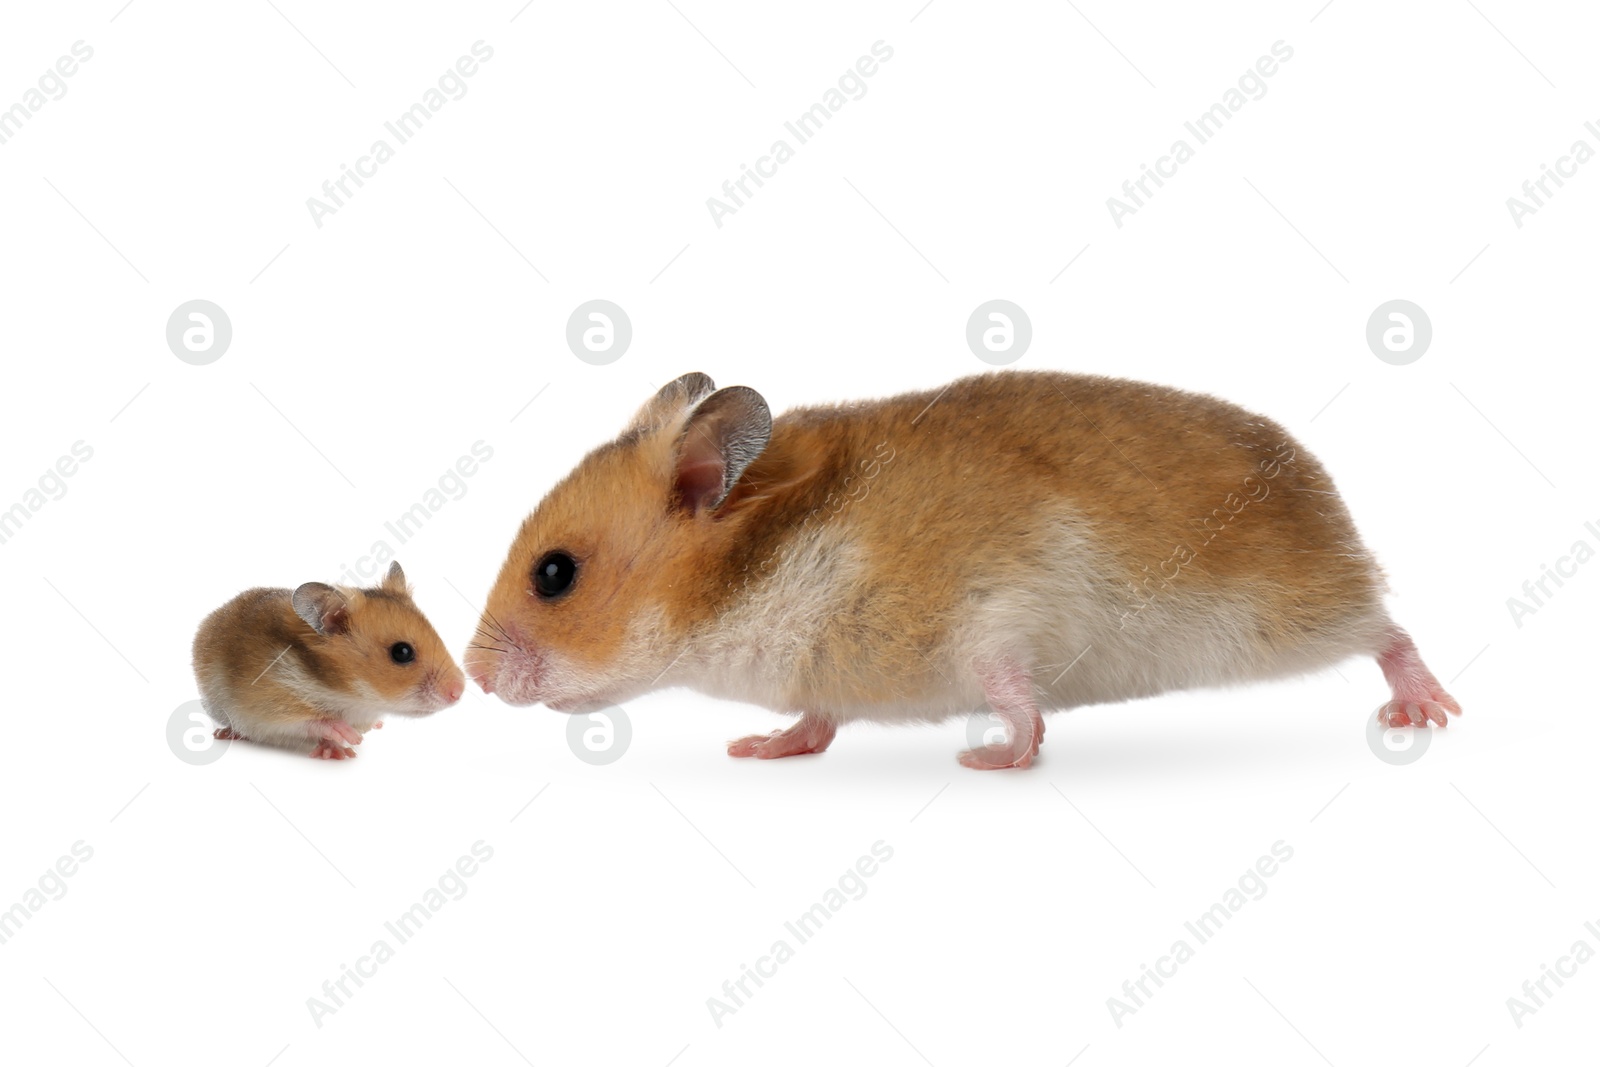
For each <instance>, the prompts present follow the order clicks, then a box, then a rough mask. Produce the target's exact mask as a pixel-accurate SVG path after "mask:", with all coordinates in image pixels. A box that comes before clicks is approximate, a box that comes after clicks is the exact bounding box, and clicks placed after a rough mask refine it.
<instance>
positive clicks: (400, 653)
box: [389, 641, 417, 663]
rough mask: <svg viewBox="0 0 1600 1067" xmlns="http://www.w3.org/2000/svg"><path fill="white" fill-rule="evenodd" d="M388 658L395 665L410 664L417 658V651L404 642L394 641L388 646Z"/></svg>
mask: <svg viewBox="0 0 1600 1067" xmlns="http://www.w3.org/2000/svg"><path fill="white" fill-rule="evenodd" d="M389 658H390V659H392V660H394V661H395V662H396V663H410V662H411V661H412V660H414V659H416V658H417V650H416V649H414V648H412V647H411V646H410V645H408V644H406V643H405V642H404V641H396V642H395V643H394V644H392V645H390V646H389Z"/></svg>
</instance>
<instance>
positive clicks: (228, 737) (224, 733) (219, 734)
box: [211, 726, 247, 741]
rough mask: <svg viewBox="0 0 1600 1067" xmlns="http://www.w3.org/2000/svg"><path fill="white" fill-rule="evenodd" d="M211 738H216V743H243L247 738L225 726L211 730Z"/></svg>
mask: <svg viewBox="0 0 1600 1067" xmlns="http://www.w3.org/2000/svg"><path fill="white" fill-rule="evenodd" d="M211 736H212V737H214V738H216V739H217V740H218V741H244V740H247V738H246V737H245V736H244V734H241V733H237V732H235V731H234V730H233V729H231V728H230V727H227V726H219V727H217V728H216V729H215V730H212V731H211Z"/></svg>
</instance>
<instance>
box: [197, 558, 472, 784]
mask: <svg viewBox="0 0 1600 1067" xmlns="http://www.w3.org/2000/svg"><path fill="white" fill-rule="evenodd" d="M194 674H195V678H196V680H198V681H199V683H200V701H201V704H202V705H203V706H204V707H205V709H206V712H207V714H209V715H210V716H211V717H212V718H213V719H214V720H216V722H217V723H218V727H217V730H216V736H217V737H218V738H221V739H239V740H249V741H259V742H262V743H264V744H269V745H278V746H281V747H284V748H293V749H298V750H300V751H303V752H308V753H309V754H310V755H311V756H312V757H314V758H318V759H347V758H349V757H352V756H354V755H355V749H353V748H351V747H350V746H351V745H359V744H360V743H361V739H362V735H363V734H364V733H366V732H367V731H368V730H370V729H373V728H375V727H379V726H382V725H383V723H382V721H381V716H383V715H385V714H391V715H431V714H432V713H434V712H435V711H438V710H439V709H441V708H446V707H449V706H450V705H451V704H454V703H455V702H456V701H457V700H459V699H460V698H461V693H462V691H463V690H464V689H465V688H466V677H465V675H463V674H462V673H461V668H460V667H457V666H456V663H455V660H454V659H452V658H451V657H450V653H449V651H448V650H447V649H446V648H445V646H444V642H443V641H441V640H440V639H439V635H438V634H437V633H435V632H434V629H433V627H432V626H431V625H429V623H428V620H427V619H426V618H425V617H424V616H423V614H422V612H421V611H419V610H418V608H417V606H416V604H415V603H414V602H413V601H412V599H411V591H410V589H409V588H408V587H407V585H406V576H405V574H404V572H402V571H401V570H400V564H399V563H392V564H390V566H389V573H388V574H387V575H385V576H384V579H383V583H382V584H381V585H378V586H376V587H374V588H371V589H351V588H346V587H344V586H331V585H324V584H322V583H321V582H307V583H305V584H304V585H302V586H300V587H299V588H298V589H294V590H289V589H251V590H248V591H246V592H243V593H240V594H239V595H238V596H236V597H234V598H233V599H232V600H230V601H228V602H227V603H226V604H224V605H222V607H220V608H218V609H217V610H216V611H214V612H212V613H211V614H210V615H208V616H206V619H205V621H204V622H202V623H201V624H200V629H199V631H198V632H197V633H196V634H195V637H194Z"/></svg>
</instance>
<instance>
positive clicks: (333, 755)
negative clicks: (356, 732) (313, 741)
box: [311, 740, 356, 759]
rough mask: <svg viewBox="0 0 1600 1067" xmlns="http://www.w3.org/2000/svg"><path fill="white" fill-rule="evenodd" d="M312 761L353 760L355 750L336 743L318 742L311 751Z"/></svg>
mask: <svg viewBox="0 0 1600 1067" xmlns="http://www.w3.org/2000/svg"><path fill="white" fill-rule="evenodd" d="M311 758H312V759H355V758H356V750H355V749H353V748H346V747H345V746H344V745H341V744H339V742H337V741H326V740H324V741H318V742H317V747H316V748H314V749H312V750H311Z"/></svg>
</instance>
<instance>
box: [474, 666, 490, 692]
mask: <svg viewBox="0 0 1600 1067" xmlns="http://www.w3.org/2000/svg"><path fill="white" fill-rule="evenodd" d="M469 669H470V670H471V671H472V680H473V681H474V682H477V683H478V688H479V689H482V690H483V691H484V692H485V693H493V692H494V677H493V675H491V674H490V672H489V664H487V663H477V664H475V665H473V666H472V667H470V668H469Z"/></svg>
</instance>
